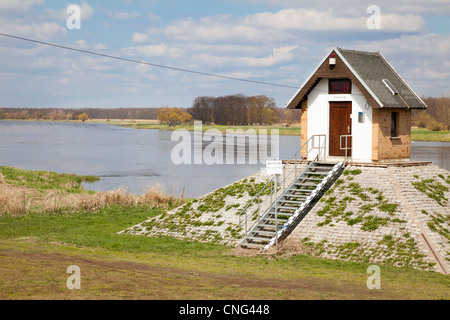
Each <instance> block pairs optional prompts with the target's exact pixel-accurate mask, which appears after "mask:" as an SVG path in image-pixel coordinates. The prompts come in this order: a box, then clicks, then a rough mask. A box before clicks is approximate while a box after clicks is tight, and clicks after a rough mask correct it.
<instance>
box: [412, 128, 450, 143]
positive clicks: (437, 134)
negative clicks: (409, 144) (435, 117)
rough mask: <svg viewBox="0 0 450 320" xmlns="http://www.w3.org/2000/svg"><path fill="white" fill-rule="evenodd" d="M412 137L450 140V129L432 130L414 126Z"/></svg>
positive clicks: (441, 140)
mask: <svg viewBox="0 0 450 320" xmlns="http://www.w3.org/2000/svg"><path fill="white" fill-rule="evenodd" d="M411 139H412V140H413V141H440V142H450V131H431V130H428V129H421V128H412V129H411Z"/></svg>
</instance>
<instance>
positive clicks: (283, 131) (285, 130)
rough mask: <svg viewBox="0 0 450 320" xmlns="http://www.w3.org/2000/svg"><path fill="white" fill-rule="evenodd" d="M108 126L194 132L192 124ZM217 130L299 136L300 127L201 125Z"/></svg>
mask: <svg viewBox="0 0 450 320" xmlns="http://www.w3.org/2000/svg"><path fill="white" fill-rule="evenodd" d="M107 123H109V124H116V125H119V126H123V127H129V128H135V129H160V130H188V131H194V125H193V124H181V125H177V126H174V127H170V126H169V125H166V124H155V123H142V122H139V121H136V122H134V123H133V122H107ZM210 129H214V130H219V131H220V132H221V133H226V132H227V130H234V132H236V133H238V132H240V130H242V132H243V133H248V132H252V131H248V130H255V132H256V134H259V133H260V131H259V130H261V129H266V130H267V135H270V134H271V130H278V133H279V134H280V135H300V127H299V126H292V127H283V126H281V125H271V126H234V125H208V124H203V125H202V131H203V132H204V131H206V130H210Z"/></svg>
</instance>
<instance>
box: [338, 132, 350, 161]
mask: <svg viewBox="0 0 450 320" xmlns="http://www.w3.org/2000/svg"><path fill="white" fill-rule="evenodd" d="M343 138H344V139H345V146H342V139H343ZM349 138H350V146H349V145H348V139H349ZM351 142H352V135H351V134H343V135H341V136H339V148H340V149H341V150H345V160H347V159H348V151H349V150H352V146H351V144H352V143H351ZM350 157H351V156H350Z"/></svg>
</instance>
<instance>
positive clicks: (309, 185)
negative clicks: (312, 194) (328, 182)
mask: <svg viewBox="0 0 450 320" xmlns="http://www.w3.org/2000/svg"><path fill="white" fill-rule="evenodd" d="M294 185H296V186H301V187H314V188H315V187H317V184H313V183H301V182H295V183H294Z"/></svg>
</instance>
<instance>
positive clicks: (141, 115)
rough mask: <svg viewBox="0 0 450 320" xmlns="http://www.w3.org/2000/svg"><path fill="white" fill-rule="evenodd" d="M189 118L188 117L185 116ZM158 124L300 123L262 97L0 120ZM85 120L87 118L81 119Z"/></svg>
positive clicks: (3, 115) (12, 114) (5, 111)
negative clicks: (124, 121) (190, 104)
mask: <svg viewBox="0 0 450 320" xmlns="http://www.w3.org/2000/svg"><path fill="white" fill-rule="evenodd" d="M186 113H187V114H189V116H187V115H186ZM83 114H86V115H87V116H88V118H89V119H105V120H107V119H119V120H125V119H126V120H137V119H141V120H160V121H161V122H163V123H168V124H170V125H176V124H177V123H181V122H189V121H192V120H200V121H202V122H203V123H205V124H209V123H214V124H225V125H227V124H228V125H255V124H260V125H267V124H273V123H276V122H283V123H286V124H287V125H290V124H291V123H293V122H298V121H300V112H299V110H290V109H286V108H277V106H276V103H275V100H274V99H273V98H270V97H267V96H265V95H258V96H244V95H242V94H235V95H227V96H219V97H212V96H202V97H197V98H195V99H194V101H193V103H192V106H191V107H190V108H175V107H173V108H169V107H160V108H77V109H73V108H1V107H0V119H13V120H55V121H56V120H82V119H81V118H80V116H81V115H83ZM81 117H82V118H83V119H84V120H86V117H85V116H84V115H83V116H81Z"/></svg>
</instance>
